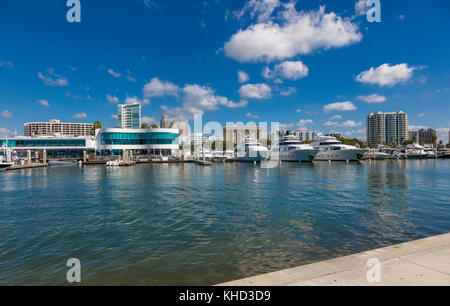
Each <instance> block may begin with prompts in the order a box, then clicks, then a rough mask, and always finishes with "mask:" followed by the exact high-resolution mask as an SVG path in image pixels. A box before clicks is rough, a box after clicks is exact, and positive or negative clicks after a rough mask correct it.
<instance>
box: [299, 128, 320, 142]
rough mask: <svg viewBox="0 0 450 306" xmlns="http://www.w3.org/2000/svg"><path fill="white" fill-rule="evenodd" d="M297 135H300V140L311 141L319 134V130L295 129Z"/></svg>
mask: <svg viewBox="0 0 450 306" xmlns="http://www.w3.org/2000/svg"><path fill="white" fill-rule="evenodd" d="M294 134H295V136H297V137H298V139H299V140H300V141H311V140H314V138H316V137H318V136H319V132H316V131H307V130H298V131H295V133H294Z"/></svg>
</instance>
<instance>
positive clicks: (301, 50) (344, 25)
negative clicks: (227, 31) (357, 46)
mask: <svg viewBox="0 0 450 306" xmlns="http://www.w3.org/2000/svg"><path fill="white" fill-rule="evenodd" d="M280 18H281V22H280V24H278V23H275V22H273V21H266V22H264V23H258V24H254V25H251V26H250V27H248V28H247V29H245V30H240V31H239V32H238V33H236V34H234V35H233V36H232V37H231V38H230V40H229V41H228V42H226V43H225V46H224V50H225V54H226V55H227V56H228V57H231V58H233V59H235V60H237V61H240V62H255V61H273V60H276V59H278V60H282V59H286V58H292V57H294V56H296V55H299V54H309V53H312V52H314V51H315V50H320V49H323V50H327V49H330V48H338V47H344V46H347V45H350V44H353V43H356V42H359V41H361V39H362V34H361V33H360V32H359V29H358V26H357V25H356V24H353V23H352V22H351V20H350V19H349V18H342V17H341V16H339V15H337V14H336V13H334V12H330V13H325V7H324V6H321V7H320V9H318V10H317V11H309V12H304V11H301V12H298V11H297V10H296V9H295V3H289V4H285V5H284V10H283V12H282V13H281V15H280Z"/></svg>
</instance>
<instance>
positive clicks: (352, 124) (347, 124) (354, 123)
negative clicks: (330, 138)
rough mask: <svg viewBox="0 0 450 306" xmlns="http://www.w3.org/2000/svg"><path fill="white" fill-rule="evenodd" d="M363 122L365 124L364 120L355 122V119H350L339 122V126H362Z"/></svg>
mask: <svg viewBox="0 0 450 306" xmlns="http://www.w3.org/2000/svg"><path fill="white" fill-rule="evenodd" d="M362 124H363V123H362V121H360V122H355V121H353V120H348V121H345V122H343V123H340V124H338V125H337V126H339V127H356V126H361V125H362Z"/></svg>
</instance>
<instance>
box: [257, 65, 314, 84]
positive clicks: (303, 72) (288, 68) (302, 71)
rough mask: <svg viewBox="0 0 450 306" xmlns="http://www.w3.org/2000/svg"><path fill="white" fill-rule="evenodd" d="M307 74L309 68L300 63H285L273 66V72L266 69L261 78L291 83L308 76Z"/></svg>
mask: <svg viewBox="0 0 450 306" xmlns="http://www.w3.org/2000/svg"><path fill="white" fill-rule="evenodd" d="M308 74H309V68H308V67H307V66H306V65H305V64H303V63H302V62H301V61H296V62H294V61H285V62H283V63H281V64H277V65H275V68H274V70H273V71H271V70H270V69H269V68H268V67H266V68H264V70H263V72H262V75H263V77H265V78H266V79H274V78H280V79H289V80H293V81H295V80H298V79H301V78H304V77H306V76H308Z"/></svg>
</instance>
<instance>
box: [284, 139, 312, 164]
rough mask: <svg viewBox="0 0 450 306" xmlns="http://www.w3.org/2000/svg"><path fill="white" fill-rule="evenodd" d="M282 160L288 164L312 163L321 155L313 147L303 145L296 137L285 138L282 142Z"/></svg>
mask: <svg viewBox="0 0 450 306" xmlns="http://www.w3.org/2000/svg"><path fill="white" fill-rule="evenodd" d="M279 146H280V160H281V161H286V162H312V161H313V160H314V158H315V157H316V155H317V153H319V150H318V149H314V148H313V147H312V146H311V145H307V144H303V143H302V142H301V141H300V140H299V139H298V138H297V137H296V136H294V135H288V136H284V137H283V138H282V139H281V140H280V144H279Z"/></svg>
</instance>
